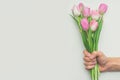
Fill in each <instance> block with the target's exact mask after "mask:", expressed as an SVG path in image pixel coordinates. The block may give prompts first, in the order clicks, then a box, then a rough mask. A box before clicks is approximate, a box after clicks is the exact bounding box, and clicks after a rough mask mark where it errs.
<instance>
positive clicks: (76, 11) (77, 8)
mask: <svg viewBox="0 0 120 80" xmlns="http://www.w3.org/2000/svg"><path fill="white" fill-rule="evenodd" d="M83 8H84V5H83V3H79V4H78V5H74V6H73V8H72V12H73V15H74V16H79V15H80V14H81V11H82V10H83Z"/></svg>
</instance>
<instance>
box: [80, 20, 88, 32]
mask: <svg viewBox="0 0 120 80" xmlns="http://www.w3.org/2000/svg"><path fill="white" fill-rule="evenodd" d="M81 25H82V29H83V30H85V31H87V30H88V29H89V22H88V20H87V18H83V19H82V20H81Z"/></svg>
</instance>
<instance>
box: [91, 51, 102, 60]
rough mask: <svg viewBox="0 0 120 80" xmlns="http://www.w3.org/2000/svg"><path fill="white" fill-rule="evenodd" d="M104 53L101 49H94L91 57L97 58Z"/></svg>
mask: <svg viewBox="0 0 120 80" xmlns="http://www.w3.org/2000/svg"><path fill="white" fill-rule="evenodd" d="M102 55H103V54H102V53H101V52H99V51H94V52H92V55H91V57H90V58H91V59H94V58H97V57H100V56H102Z"/></svg>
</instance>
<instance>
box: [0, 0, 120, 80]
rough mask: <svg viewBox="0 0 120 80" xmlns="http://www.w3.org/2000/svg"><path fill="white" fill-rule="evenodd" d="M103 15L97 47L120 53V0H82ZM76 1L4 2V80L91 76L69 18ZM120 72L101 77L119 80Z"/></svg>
mask: <svg viewBox="0 0 120 80" xmlns="http://www.w3.org/2000/svg"><path fill="white" fill-rule="evenodd" d="M81 1H82V2H84V3H85V5H87V6H90V7H92V8H94V9H97V7H98V5H99V4H100V3H101V2H105V3H106V4H108V6H109V9H108V11H107V14H106V15H105V17H104V26H103V30H102V33H101V37H100V44H99V50H101V51H103V52H104V53H105V54H106V55H107V56H120V51H119V50H120V47H119V45H120V36H119V34H120V24H119V23H120V20H119V18H120V9H119V7H120V5H119V3H120V1H119V0H115V1H114V0H96V1H92V0H81ZM75 2H78V1H75V0H1V1H0V80H83V79H84V80H90V77H89V74H88V72H87V71H86V70H85V69H84V65H83V59H82V58H83V54H82V51H83V50H84V47H83V44H82V41H81V37H80V33H79V31H78V28H77V27H76V26H75V24H74V21H73V20H72V19H71V17H70V16H69V14H70V9H71V8H72V6H73V4H74V3H75ZM119 75H120V72H110V73H109V72H107V73H102V74H101V76H100V80H119V79H120V76H119Z"/></svg>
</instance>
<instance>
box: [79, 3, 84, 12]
mask: <svg viewBox="0 0 120 80" xmlns="http://www.w3.org/2000/svg"><path fill="white" fill-rule="evenodd" d="M78 9H79V11H80V12H81V11H82V10H83V9H84V5H83V3H79V4H78Z"/></svg>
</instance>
